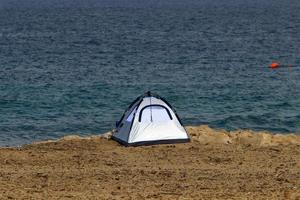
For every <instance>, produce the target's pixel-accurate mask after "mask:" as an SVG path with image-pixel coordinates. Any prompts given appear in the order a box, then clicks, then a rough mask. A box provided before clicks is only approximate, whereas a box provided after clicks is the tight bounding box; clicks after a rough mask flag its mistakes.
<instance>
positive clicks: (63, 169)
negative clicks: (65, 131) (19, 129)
mask: <svg viewBox="0 0 300 200" xmlns="http://www.w3.org/2000/svg"><path fill="white" fill-rule="evenodd" d="M186 129H187V130H188V132H189V134H190V135H191V138H192V142H191V143H186V144H174V145H173V144H172V145H156V146H146V147H123V146H121V145H119V144H118V143H116V142H115V141H112V140H111V139H110V135H111V133H107V134H104V135H95V136H91V137H80V136H67V137H64V138H62V139H60V140H57V141H45V142H37V143H34V144H31V145H25V146H23V147H21V148H1V149H0V166H1V167H0V199H300V156H299V155H300V137H299V136H297V135H293V134H291V135H280V134H278V135H275V134H271V133H267V132H253V131H247V130H238V131H233V132H227V131H224V130H215V129H211V128H209V127H208V126H197V127H195V126H194V127H192V126H189V127H186Z"/></svg>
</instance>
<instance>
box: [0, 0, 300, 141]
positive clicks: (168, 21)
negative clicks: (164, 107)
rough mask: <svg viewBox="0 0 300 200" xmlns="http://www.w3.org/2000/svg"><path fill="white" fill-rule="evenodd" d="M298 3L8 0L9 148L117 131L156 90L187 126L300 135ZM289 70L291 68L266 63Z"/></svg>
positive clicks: (1, 64) (3, 23) (0, 20)
mask: <svg viewBox="0 0 300 200" xmlns="http://www.w3.org/2000/svg"><path fill="white" fill-rule="evenodd" d="M299 10H300V1H298V0H284V1H282V0H226V1H224V0H197V1H196V0H194V1H193V0H185V1H179V0H164V1H160V0H147V1H146V0H132V1H129V0H123V1H121V0H120V1H114V0H107V1H104V0H94V1H92V0H87V1H78V0H72V1H71V0H59V1H58V0H48V1H39V0H22V1H15V0H9V1H8V0H1V1H0V146H12V145H21V144H26V143H30V142H32V141H37V140H44V139H53V138H59V137H62V136H64V135H68V134H81V135H90V134H95V133H103V132H106V131H109V130H111V129H112V128H113V127H114V123H115V121H116V120H118V119H119V117H120V116H121V114H122V113H123V111H124V109H126V107H127V106H128V104H129V103H130V102H131V101H132V100H134V99H135V98H136V97H137V96H138V95H140V94H142V93H144V92H145V91H147V90H151V91H154V92H157V93H158V94H160V95H161V96H163V97H165V98H166V99H167V100H168V101H169V102H170V103H171V104H172V105H173V106H174V107H175V108H176V110H177V112H178V114H179V116H181V118H182V119H183V123H184V124H185V125H193V124H194V125H198V124H209V125H210V126H212V127H218V128H225V129H228V130H233V129H238V128H242V129H253V130H269V131H274V132H284V133H288V132H296V133H300V12H299ZM273 60H276V61H280V62H281V63H282V64H284V65H292V66H293V67H282V68H278V69H276V70H271V69H269V68H268V65H269V64H270V62H272V61H273Z"/></svg>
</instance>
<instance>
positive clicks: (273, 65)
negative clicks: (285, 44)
mask: <svg viewBox="0 0 300 200" xmlns="http://www.w3.org/2000/svg"><path fill="white" fill-rule="evenodd" d="M269 67H270V68H272V69H275V68H277V67H279V63H278V62H272V63H271V64H270V65H269Z"/></svg>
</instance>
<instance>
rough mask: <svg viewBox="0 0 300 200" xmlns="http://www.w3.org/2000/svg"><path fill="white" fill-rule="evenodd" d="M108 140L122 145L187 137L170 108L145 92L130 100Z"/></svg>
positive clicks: (154, 142) (159, 142)
mask: <svg viewBox="0 0 300 200" xmlns="http://www.w3.org/2000/svg"><path fill="white" fill-rule="evenodd" d="M112 139H114V140H116V141H118V142H119V143H121V144H123V145H125V146H139V145H152V144H171V143H183V142H189V141H190V138H189V136H188V134H187V132H186V130H185V129H184V127H183V125H182V123H181V121H180V119H179V117H178V116H177V114H176V112H175V110H174V109H173V108H172V107H171V105H170V104H169V103H168V102H167V101H166V100H164V99H163V98H162V97H160V96H158V95H154V94H152V93H151V92H147V93H145V94H144V95H142V96H139V97H138V98H137V99H136V100H135V101H133V102H132V103H131V104H130V106H129V107H128V109H127V110H126V111H125V113H124V114H123V116H122V118H121V119H120V121H118V122H117V123H116V131H115V132H114V133H113V135H112Z"/></svg>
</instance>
